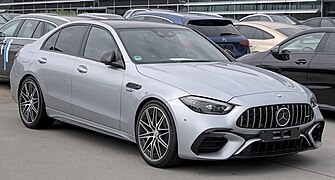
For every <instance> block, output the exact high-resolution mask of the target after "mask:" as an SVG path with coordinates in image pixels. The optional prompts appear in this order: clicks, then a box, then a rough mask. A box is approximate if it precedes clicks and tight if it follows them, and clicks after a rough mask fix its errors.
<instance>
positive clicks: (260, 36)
mask: <svg viewBox="0 0 335 180" xmlns="http://www.w3.org/2000/svg"><path fill="white" fill-rule="evenodd" d="M252 39H259V40H263V39H264V37H263V32H262V31H261V30H259V29H257V30H256V32H255V34H254V37H253V38H252Z"/></svg>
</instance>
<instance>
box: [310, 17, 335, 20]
mask: <svg viewBox="0 0 335 180" xmlns="http://www.w3.org/2000/svg"><path fill="white" fill-rule="evenodd" d="M313 19H331V20H335V17H313V18H309V19H306V20H305V21H309V20H313Z"/></svg>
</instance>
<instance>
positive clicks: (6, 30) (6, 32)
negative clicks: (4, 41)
mask: <svg viewBox="0 0 335 180" xmlns="http://www.w3.org/2000/svg"><path fill="white" fill-rule="evenodd" d="M20 22H21V20H19V21H12V22H9V23H8V24H6V25H4V26H2V28H1V29H0V32H2V35H3V36H6V37H11V36H13V34H14V32H15V29H16V28H17V26H18V25H19V24H20Z"/></svg>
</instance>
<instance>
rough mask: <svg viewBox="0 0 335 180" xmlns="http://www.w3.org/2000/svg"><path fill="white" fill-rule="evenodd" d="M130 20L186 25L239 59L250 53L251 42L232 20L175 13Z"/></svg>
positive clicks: (141, 15) (148, 14) (149, 14)
mask: <svg viewBox="0 0 335 180" xmlns="http://www.w3.org/2000/svg"><path fill="white" fill-rule="evenodd" d="M129 20H136V21H151V22H161V23H173V24H179V25H184V26H187V27H190V28H192V29H195V30H197V31H200V32H201V33H203V34H204V35H205V36H207V37H208V38H210V39H211V40H212V41H214V42H215V43H216V44H217V45H219V46H220V47H221V48H223V49H227V50H229V51H231V52H232V54H233V55H234V56H235V57H236V58H239V57H241V56H243V55H245V54H248V53H250V47H249V41H248V39H247V38H245V37H244V36H242V35H241V34H240V33H239V31H238V30H237V29H236V28H235V26H234V25H233V23H232V22H231V21H230V20H226V19H223V18H219V17H214V16H208V15H200V14H189V13H175V12H158V11H150V12H140V13H138V14H136V15H134V16H132V17H131V18H130V19H129Z"/></svg>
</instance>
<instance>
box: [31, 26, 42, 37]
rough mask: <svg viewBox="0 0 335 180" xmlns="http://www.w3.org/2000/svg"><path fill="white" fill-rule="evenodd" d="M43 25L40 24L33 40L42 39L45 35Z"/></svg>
mask: <svg viewBox="0 0 335 180" xmlns="http://www.w3.org/2000/svg"><path fill="white" fill-rule="evenodd" d="M43 25H44V23H43V22H40V23H39V24H38V25H37V27H36V29H35V32H34V34H33V38H40V37H41V36H42V33H43Z"/></svg>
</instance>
